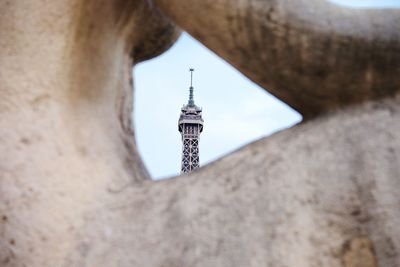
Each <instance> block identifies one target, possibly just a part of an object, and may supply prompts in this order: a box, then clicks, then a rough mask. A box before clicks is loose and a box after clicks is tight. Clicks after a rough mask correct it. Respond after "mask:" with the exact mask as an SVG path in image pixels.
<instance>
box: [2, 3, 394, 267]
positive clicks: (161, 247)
mask: <svg viewBox="0 0 400 267" xmlns="http://www.w3.org/2000/svg"><path fill="white" fill-rule="evenodd" d="M159 2H160V3H159V4H160V6H161V8H162V9H163V10H164V11H165V12H166V13H168V14H169V15H170V16H171V17H172V18H173V19H174V20H175V21H176V22H177V23H178V24H179V25H181V26H182V27H183V28H185V29H186V28H187V29H188V30H189V31H190V30H193V32H192V34H193V35H194V36H196V37H198V38H199V37H200V38H199V39H200V40H201V41H202V42H204V43H205V44H207V45H209V46H210V47H211V48H212V49H214V50H215V51H217V52H218V53H220V54H221V55H222V56H224V58H226V59H227V60H229V61H230V62H232V63H233V64H235V65H236V66H238V67H239V69H240V70H241V71H242V72H244V73H245V74H246V75H248V76H249V77H251V78H252V79H253V80H255V81H257V82H258V83H259V84H261V85H263V86H266V85H267V88H269V87H268V86H269V85H273V86H272V87H271V88H272V89H271V90H272V91H273V92H274V93H275V94H276V95H278V96H279V94H280V93H279V92H281V95H282V99H283V100H284V101H286V102H288V103H289V104H292V105H293V106H295V107H298V109H299V110H300V111H302V112H303V114H304V115H306V116H308V117H309V118H311V117H314V118H313V119H310V120H308V121H307V122H304V123H302V124H300V125H298V126H295V127H293V128H291V129H288V130H285V131H282V132H280V133H277V134H275V135H273V136H270V137H267V138H264V139H262V140H259V141H257V142H254V143H252V144H250V145H248V146H246V147H243V148H242V149H240V150H238V151H236V152H234V153H232V154H231V155H228V156H226V157H224V158H222V159H220V160H219V161H217V162H214V163H212V164H210V165H208V166H205V167H204V168H201V169H199V170H198V171H197V172H195V173H193V174H191V175H189V176H183V177H176V178H174V179H171V180H168V181H162V182H153V181H150V180H149V179H148V178H149V177H148V174H147V172H146V170H145V169H144V167H143V165H142V162H141V160H140V157H139V155H138V153H137V150H136V147H135V144H134V141H133V136H134V133H133V130H132V122H131V111H132V80H131V79H132V77H131V66H132V65H133V64H134V63H137V62H139V61H141V60H145V59H148V58H151V57H153V56H155V55H158V54H159V53H161V52H162V51H163V50H165V49H167V48H168V47H169V46H170V45H171V44H172V42H173V41H174V40H175V39H176V37H177V35H178V32H179V30H178V29H177V28H176V27H175V26H173V25H172V24H171V22H170V21H169V20H168V19H166V17H164V15H162V14H161V13H160V12H159V11H158V10H157V9H156V6H155V5H154V3H152V2H150V1H139V0H137V1H136V0H132V1H123V0H114V1H106V0H104V1H100V0H99V1H95V0H92V1H90V0H87V1H84V0H55V1H45V0H30V1H6V0H1V1H0V14H1V16H0V94H1V95H0V266H1V267H3V266H4V267H20V266H29V267H47V266H48V267H59V266H60V267H70V266H72V267H74V266H76V267H85V266H87V267H93V266H96V267H106V266H107V267H109V266H118V267H119V266H121V267H128V266H129V267H130V266H138V267H142V266H146V267H183V266H187V267H189V266H193V267H197V266H202V267H210V266H213V267H232V266H246V267H247V266H248V267H259V266H271V267H280V266H282V267H283V266H285V267H286V266H290V267H291V266H295V267H314V266H315V267H320V266H327V267H339V266H345V267H361V266H362V267H370V266H371V267H372V266H373V267H375V266H380V267H397V266H400V255H399V251H400V230H399V229H400V228H399V227H398V226H399V225H400V209H399V207H400V194H399V188H400V167H399V166H400V160H399V159H400V135H399V134H398V133H399V132H400V105H399V104H400V99H399V97H398V96H394V95H396V92H397V91H398V89H399V86H398V74H399V49H400V48H399V45H398V42H399V38H398V34H399V32H398V31H396V29H395V28H393V25H400V24H394V23H395V22H397V21H398V12H397V11H388V13H384V12H381V11H372V12H361V11H344V10H342V9H336V8H334V9H330V8H328V9H322V10H323V11H324V12H323V13H322V14H323V15H329V14H332V18H335V16H339V17H340V16H341V15H343V14H342V12H344V15H345V16H347V17H349V16H350V15H357V16H359V18H360V19H362V20H360V21H359V23H358V22H357V20H356V19H354V20H348V21H347V22H346V23H347V24H346V23H344V22H341V23H344V24H340V25H342V26H340V27H339V26H335V25H336V24H335V23H336V22H335V21H334V20H325V21H324V18H325V16H322V15H320V16H307V14H308V13H307V12H306V11H307V10H308V11H310V10H311V11H315V9H312V8H311V7H312V6H310V5H311V4H310V5H309V4H307V3H306V1H291V2H290V1H282V2H280V3H281V4H279V5H278V7H279V12H278V13H277V14H276V15H277V16H278V18H279V14H282V12H283V13H285V10H286V11H287V12H289V11H293V9H292V8H289V7H288V3H297V4H295V5H294V6H295V7H299V11H296V12H298V14H303V15H304V16H305V18H309V19H310V18H312V19H311V20H310V21H308V22H307V23H305V24H304V25H303V26H304V28H303V29H302V31H301V35H297V34H294V35H290V34H289V35H288V36H290V37H291V38H289V39H287V40H286V39H285V38H282V36H281V35H279V34H276V33H279V31H274V30H272V31H271V28H269V27H267V26H268V25H266V24H263V22H264V20H257V19H256V20H251V19H250V21H252V22H253V23H254V25H253V26H254V28H260V29H262V32H261V33H263V34H268V33H271V32H272V33H275V34H271V35H268V36H269V38H271V39H269V41H270V44H271V45H268V43H260V45H259V46H258V48H257V49H258V50H254V47H253V46H252V45H251V44H252V42H251V40H252V36H250V35H249V36H248V35H247V34H246V29H252V28H251V27H248V26H249V25H248V24H243V25H242V26H241V27H236V26H235V25H240V23H238V24H231V25H233V26H235V27H233V28H231V27H230V25H226V24H222V26H223V27H219V26H218V24H215V26H216V27H215V29H210V28H207V27H206V26H207V24H204V28H203V29H194V28H193V29H192V28H191V27H192V26H190V25H193V23H194V22H196V23H198V18H199V17H198V15H199V14H204V15H205V16H206V17H207V16H208V19H209V20H210V21H213V20H215V19H216V18H217V16H214V15H215V13H213V8H214V7H218V3H219V2H218V1H215V2H214V3H215V5H214V6H213V5H211V2H210V1H198V2H196V3H197V4H203V5H204V6H203V7H202V8H200V9H198V10H197V11H198V14H194V13H192V15H193V16H188V15H187V14H186V15H185V16H183V15H181V16H178V15H177V14H183V13H179V12H182V10H186V9H185V8H189V9H187V11H188V12H189V11H190V6H189V5H188V4H185V3H191V4H193V5H194V7H195V4H196V3H195V2H192V1H187V2H186V1H185V2H178V1H170V2H169V5H166V4H165V3H166V2H164V1H162V0H160V1H159ZM309 2H310V3H314V4H318V3H319V4H321V3H322V2H318V1H309ZM179 3H181V4H182V6H181V7H178V6H176V5H177V4H179ZM226 3H229V4H230V6H231V7H235V8H236V9H235V10H238V11H240V10H247V13H246V14H247V15H242V14H241V13H240V12H238V13H237V14H236V13H235V14H236V15H235V14H233V15H232V18H233V20H234V21H235V18H237V19H238V22H240V21H241V18H246V16H247V18H251V17H252V16H253V15H252V14H253V13H252V12H249V11H252V10H253V9H247V8H245V9H242V7H247V6H248V4H249V3H252V4H255V5H256V6H255V7H256V10H259V11H260V12H261V13H260V14H261V15H262V12H263V10H264V11H265V10H268V7H270V6H271V5H272V6H273V5H274V4H275V5H276V4H277V3H278V2H277V1H229V2H226ZM317 6H318V5H317ZM200 7H201V6H200ZM302 7H306V8H302ZM318 7H324V8H326V5H322V6H318ZM207 8H208V9H207ZM288 8H289V9H288ZM310 8H311V9H310ZM228 10H229V9H228ZM206 11H207V12H208V13H207V12H206ZM174 12H177V13H176V14H175V13H174ZM375 12H376V13H375ZM207 14H209V15H207ZM254 14H256V15H257V14H259V13H257V12H256V13H254ZM272 14H275V13H274V12H272ZM296 14H297V13H296ZM335 14H336V15H335ZM382 15H385V16H382ZM254 16H255V15H254ZM183 17H185V19H183ZM220 18H223V17H220ZM221 21H224V20H223V19H221ZM343 21H345V20H343ZM328 22H329V23H328ZM361 22H363V23H361ZM364 22H365V23H364ZM224 25H225V26H224ZM260 25H261V26H260ZM313 25H315V27H317V26H318V27H317V28H318V29H320V30H321V33H322V35H320V38H321V39H318V36H317V35H316V34H315V30H314V28H313ZM321 25H322V26H323V27H322V26H321ZM324 25H325V26H324ZM327 25H328V26H329V25H330V26H332V25H333V26H332V27H333V29H336V30H338V32H339V33H343V31H344V30H346V31H347V32H345V33H346V35H348V36H350V37H351V38H350V39H349V40H348V42H342V41H340V42H339V44H338V43H337V42H335V40H336V39H330V38H326V36H329V35H330V34H332V31H330V30H329V29H330V28H329V27H330V26H329V27H328V26H327ZM343 25H345V26H343ZM346 25H347V26H346ZM371 25H375V26H371ZM217 26H218V27H217ZM326 27H328V28H326ZM337 27H339V28H337ZM343 27H344V28H343ZM371 27H372V28H371ZM374 27H377V28H374ZM357 29H358V30H357ZM374 29H379V31H378V30H376V31H374ZM203 30H204V31H203ZM214 30H215V31H214ZM226 30H231V31H232V33H234V34H237V35H241V34H242V35H243V36H244V37H243V38H240V40H241V41H245V40H249V43H248V44H246V42H245V43H241V44H240V46H239V48H240V49H237V48H238V47H237V46H233V47H231V46H230V45H229V43H228V42H227V43H224V45H218V44H217V45H216V46H214V42H215V40H220V39H218V38H219V37H218V36H217V34H220V35H221V36H224V34H225V32H224V31H226ZM336 30H335V31H334V32H336ZM282 34H283V36H286V35H287V32H285V31H283V32H282ZM307 36H309V37H310V38H312V40H313V42H307V43H308V44H310V45H315V46H310V47H309V48H307V49H306V50H303V49H305V48H299V49H294V50H293V51H291V52H290V53H289V50H287V49H286V50H285V49H283V48H284V47H285V45H289V47H292V48H293V47H297V46H296V45H295V44H296V43H297V42H298V41H299V38H300V37H301V38H306V37H307ZM324 36H325V37H324ZM217 37H218V38H217ZM324 38H325V39H324ZM210 40H211V41H210ZM227 40H229V38H228V39H222V41H227ZM255 40H257V38H255ZM285 40H286V41H285ZM318 40H322V43H324V44H326V45H321V43H318ZM339 40H342V39H341V38H339ZM371 40H374V41H373V42H372V43H371ZM388 40H391V41H390V42H389V41H388ZM292 41H293V43H292ZM209 42H210V43H209ZM272 44H274V45H272ZM364 44H365V46H363V45H364ZM271 46H272V47H278V48H280V49H281V50H279V51H278V50H277V51H275V52H271V51H274V50H273V49H272V50H270V49H271ZM282 47H283V48H282ZM331 47H340V49H339V50H337V49H329V48H331ZM346 48H349V49H350V50H348V54H347V56H348V57H349V58H348V60H346V61H341V60H339V59H338V61H337V62H342V63H343V65H342V64H333V65H332V64H331V62H332V61H330V60H332V59H333V58H334V57H335V56H343V54H342V52H343V51H345V49H346ZM389 48H390V49H389ZM343 49H344V50H343ZM358 50H359V51H360V52H359V54H357V51H358ZM263 51H265V52H263ZM285 51H286V52H285ZM304 51H307V53H310V58H313V59H315V58H319V57H321V55H328V59H330V60H326V61H323V60H321V59H320V60H319V61H318V64H319V65H318V64H317V65H315V66H314V67H313V66H312V64H311V63H312V61H310V60H309V58H308V57H305V58H304V57H302V56H301V55H303V53H304ZM341 51H342V52H341ZM369 52H371V53H372V54H369ZM243 53H244V54H245V55H248V59H249V60H248V61H247V62H245V61H240V59H243V55H242V54H243ZM263 53H265V55H275V56H276V58H277V59H281V58H280V56H283V55H285V53H289V54H290V57H293V61H292V62H298V63H299V64H300V63H304V64H305V65H304V70H308V68H310V71H318V70H323V71H325V72H329V75H328V76H329V78H327V80H325V79H322V78H321V77H320V74H319V73H318V72H316V73H313V72H304V73H303V74H302V75H303V76H301V77H300V76H299V75H295V74H296V73H295V72H294V70H293V69H292V68H291V64H289V63H290V62H291V61H290V60H289V61H283V60H282V65H277V66H276V69H271V68H263V72H259V71H257V70H256V68H254V67H260V66H261V67H263V66H265V65H263V64H264V63H265V61H263V57H262V55H263ZM260 55H261V56H260ZM318 55H319V56H318ZM357 55H358V56H357ZM368 55H370V56H368ZM364 57H366V58H365V61H362V62H364V63H368V64H371V65H370V66H372V67H371V68H364V64H361V65H359V64H360V62H358V61H357V59H363V58H364ZM260 58H261V59H262V60H261V61H260V60H259V59H260ZM267 58H268V57H267ZM236 60H239V61H238V62H241V64H240V65H238V64H237V63H235V62H236ZM335 62H336V61H335ZM309 64H311V65H309ZM368 64H367V65H368ZM268 65H270V62H268ZM357 66H358V67H359V68H358V67H357ZM360 66H361V67H360ZM332 67H335V68H333V69H332ZM353 67H354V68H353ZM343 73H348V74H346V75H344V74H343ZM282 75H283V76H282ZM351 75H355V77H363V75H366V76H365V77H367V79H366V80H365V79H364V80H363V79H361V80H358V79H356V78H355V80H348V79H349V77H351ZM290 77H292V78H293V79H292V81H291V82H290V83H289V78H290ZM342 79H344V81H342ZM279 80H280V81H282V83H281V84H278V83H277V81H279ZM352 82H356V83H354V84H353V83H352ZM290 84H291V85H292V86H293V87H289V85H290ZM294 85H298V88H299V89H298V90H300V91H298V90H297V89H296V88H295V86H294ZM316 85H317V86H316ZM339 85H340V86H342V87H340V88H342V89H341V90H344V91H342V93H343V92H345V91H346V90H348V92H349V95H356V94H358V96H359V97H360V98H359V99H358V100H357V101H353V98H352V97H350V98H347V97H344V98H340V97H339V96H340V95H341V94H342V93H339V94H338V95H337V94H336V93H337V91H335V90H337V89H338V88H339ZM345 85H347V87H346V86H345ZM281 86H282V87H281ZM343 86H344V87H343ZM290 88H293V91H291V90H290ZM319 89H321V90H325V89H326V93H327V95H326V96H323V97H321V98H318V97H317V98H310V99H309V100H310V101H307V98H304V95H307V94H309V95H314V94H320V93H321V92H323V93H321V94H322V95H324V94H325V92H324V91H320V90H319ZM380 89H381V90H383V93H379V92H378V91H377V90H380ZM296 90H297V91H296ZM302 90H305V91H304V94H303V91H302ZM368 92H370V93H368ZM372 92H374V93H372ZM327 99H332V100H330V101H327ZM366 100H369V101H368V102H366ZM358 102H363V103H362V104H354V103H358ZM350 104H353V105H351V106H350ZM332 110H335V111H332ZM323 112H326V114H325V115H321V114H322V113H323Z"/></svg>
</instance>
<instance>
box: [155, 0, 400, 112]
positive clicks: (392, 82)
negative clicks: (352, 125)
mask: <svg viewBox="0 0 400 267" xmlns="http://www.w3.org/2000/svg"><path fill="white" fill-rule="evenodd" d="M156 1H157V3H159V4H160V6H161V7H162V9H163V10H164V11H165V12H166V14H168V15H169V16H170V17H171V18H173V19H174V20H175V21H176V22H177V23H178V25H179V26H181V27H182V28H183V29H184V30H186V31H188V32H189V33H190V34H192V35H193V36H194V37H195V38H197V39H198V40H199V41H200V42H202V43H203V44H204V45H206V46H207V47H208V48H210V49H211V50H213V51H214V52H216V53H217V54H218V55H220V56H221V57H223V58H224V59H226V60H227V61H228V62H229V63H231V64H232V65H234V66H235V67H237V68H238V69H239V70H240V71H241V72H243V73H244V74H245V75H246V76H247V77H249V78H250V79H252V80H253V81H254V82H256V83H258V84H260V85H261V86H262V87H263V88H267V89H268V91H269V92H271V93H272V94H274V95H275V96H277V97H278V98H280V99H281V100H283V101H284V102H286V103H287V104H289V105H290V106H292V107H293V108H294V109H296V110H297V111H299V112H300V113H301V114H302V115H303V116H304V117H305V118H310V117H314V116H317V115H319V114H321V113H323V112H327V111H329V110H333V109H337V108H342V107H343V106H345V105H348V104H351V103H359V102H362V101H365V100H368V99H377V98H381V97H385V96H393V95H395V94H396V93H397V92H398V91H399V89H400V82H399V79H398V78H397V77H400V43H399V42H400V41H399V40H400V10H398V9H397V10H390V9H386V10H357V9H346V8H343V7H339V6H335V5H334V4H332V3H329V2H328V1H326V0H238V1H233V0H204V1H197V0H187V1H181V0H156ZM189 14H190V15H189Z"/></svg>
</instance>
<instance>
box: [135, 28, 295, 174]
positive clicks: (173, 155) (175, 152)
mask: <svg viewBox="0 0 400 267" xmlns="http://www.w3.org/2000/svg"><path fill="white" fill-rule="evenodd" d="M189 67H193V68H195V73H194V79H193V86H194V90H195V91H194V99H195V103H196V105H198V106H200V107H202V108H203V119H204V131H203V133H202V134H201V137H200V165H201V166H204V165H205V164H207V163H208V162H211V161H213V160H215V159H217V158H219V157H221V156H222V155H225V154H227V153H229V152H231V151H233V150H235V149H237V148H238V147H240V146H243V145H244V144H247V143H249V142H251V141H254V140H256V139H259V138H261V137H263V136H266V135H269V134H271V133H273V132H276V131H278V130H281V129H284V128H287V127H290V126H292V125H294V124H296V123H298V122H300V121H301V119H302V118H301V115H300V114H299V113H297V112H296V111H294V110H293V109H291V108H290V107H288V106H287V105H286V104H284V103H283V102H281V101H279V100H278V99H276V98H275V97H273V96H272V95H270V94H268V93H266V92H265V90H263V89H261V88H260V87H259V86H258V85H256V84H254V83H253V82H251V81H250V80H249V79H247V78H246V77H245V76H243V75H242V74H241V73H240V72H238V71H237V70H235V69H234V68H233V67H232V66H230V65H229V64H228V63H226V62H225V61H224V60H222V59H221V58H219V57H218V56H216V55H215V54H214V53H213V52H211V51H210V50H208V49H207V48H205V47H204V46H203V45H202V44H200V43H199V42H198V41H196V40H195V39H193V38H192V37H190V36H189V35H188V34H186V33H184V34H183V35H182V37H181V38H180V39H179V40H178V41H177V43H176V44H175V45H174V46H173V47H172V48H171V49H170V50H168V51H167V52H165V53H164V54H163V55H161V56H159V57H157V58H155V59H152V60H150V61H146V62H145V63H141V64H139V65H138V66H137V67H135V69H134V78H135V97H134V98H135V105H134V106H135V110H134V121H135V131H136V139H137V140H136V142H137V144H138V148H139V152H140V154H141V155H142V158H143V159H144V162H145V164H146V167H147V168H148V170H149V171H150V174H151V175H152V177H153V179H156V180H157V179H163V178H167V177H171V176H175V175H179V172H180V162H181V149H182V143H181V137H180V134H179V132H178V125H177V124H178V118H179V114H180V108H181V107H182V105H183V104H185V103H187V99H188V94H189V86H190V73H189ZM266 67H268V66H266ZM271 67H273V66H271Z"/></svg>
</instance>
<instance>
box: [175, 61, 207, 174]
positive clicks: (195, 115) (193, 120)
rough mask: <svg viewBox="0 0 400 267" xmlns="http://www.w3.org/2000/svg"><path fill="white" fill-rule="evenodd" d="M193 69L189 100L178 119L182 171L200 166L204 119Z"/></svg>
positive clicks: (188, 170)
mask: <svg viewBox="0 0 400 267" xmlns="http://www.w3.org/2000/svg"><path fill="white" fill-rule="evenodd" d="M193 71H194V69H190V87H189V100H188V103H187V104H186V105H183V107H182V109H181V115H180V117H179V121H178V130H179V132H180V133H181V135H182V164H181V173H187V172H191V171H192V170H194V169H197V168H199V167H200V161H199V160H200V158H199V141H200V133H201V132H202V131H203V122H204V121H203V118H202V117H201V112H202V110H201V108H200V107H198V106H196V105H195V104H194V98H193V84H192V82H193Z"/></svg>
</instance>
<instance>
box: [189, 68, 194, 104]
mask: <svg viewBox="0 0 400 267" xmlns="http://www.w3.org/2000/svg"><path fill="white" fill-rule="evenodd" d="M189 71H190V87H189V102H188V104H189V106H191V107H193V106H194V98H193V72H194V68H190V69H189Z"/></svg>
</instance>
